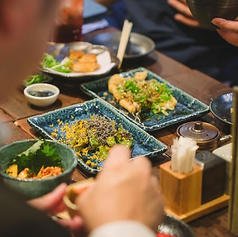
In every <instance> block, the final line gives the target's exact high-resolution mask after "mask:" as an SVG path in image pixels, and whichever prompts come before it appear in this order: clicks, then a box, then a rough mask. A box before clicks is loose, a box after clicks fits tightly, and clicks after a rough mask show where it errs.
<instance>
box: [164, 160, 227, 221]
mask: <svg viewBox="0 0 238 237" xmlns="http://www.w3.org/2000/svg"><path fill="white" fill-rule="evenodd" d="M170 167H171V161H169V162H166V163H163V164H161V165H160V188H161V192H162V193H163V195H164V197H165V202H166V207H165V212H167V213H169V214H172V215H174V216H175V217H177V218H179V219H181V220H183V221H185V222H189V221H192V220H194V219H196V218H199V217H201V216H203V215H205V214H208V213H210V212H212V211H215V210H217V209H220V208H222V207H224V206H226V205H228V200H229V196H228V195H226V194H224V195H223V196H221V197H219V198H216V199H214V200H212V201H210V202H208V203H205V204H203V205H201V198H202V168H201V167H200V166H198V165H196V164H194V166H193V170H192V171H191V172H190V173H187V174H180V173H177V172H173V171H172V170H171V168H170Z"/></svg>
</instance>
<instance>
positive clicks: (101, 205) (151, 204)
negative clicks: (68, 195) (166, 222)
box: [76, 145, 164, 231]
mask: <svg viewBox="0 0 238 237" xmlns="http://www.w3.org/2000/svg"><path fill="white" fill-rule="evenodd" d="M130 157H131V153H130V150H129V149H128V148H126V147H125V146H122V145H115V146H114V147H113V148H112V149H111V150H110V152H109V155H108V158H107V160H106V162H105V165H104V167H103V170H102V171H101V172H100V173H99V174H98V175H97V177H96V182H95V183H94V184H93V185H91V186H90V187H89V188H88V189H87V190H86V191H84V192H83V193H82V194H81V195H80V196H78V198H77V199H76V204H77V205H78V207H79V211H80V215H81V216H82V218H83V220H84V223H85V226H86V227H87V230H88V231H92V230H94V229H95V228H97V227H99V226H101V225H104V224H107V223H109V222H113V221H125V220H133V221H138V222H140V223H142V224H144V225H146V226H148V227H149V228H151V229H152V230H154V231H156V230H157V227H158V224H160V223H161V221H162V216H163V215H162V213H163V207H164V204H163V198H162V196H161V194H160V193H159V191H158V181H157V179H156V177H155V176H153V175H152V174H151V164H150V162H149V160H148V159H147V158H145V157H138V158H134V159H132V160H130Z"/></svg>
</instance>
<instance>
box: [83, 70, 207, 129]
mask: <svg viewBox="0 0 238 237" xmlns="http://www.w3.org/2000/svg"><path fill="white" fill-rule="evenodd" d="M141 71H147V74H148V76H147V79H148V80H150V79H156V80H157V81H159V82H161V83H164V82H165V83H167V85H168V87H169V88H171V89H172V94H173V96H174V97H175V98H176V99H177V101H178V103H177V105H176V108H175V110H173V111H169V115H168V116H165V115H163V114H154V113H152V112H150V113H149V112H147V113H143V114H142V115H141V116H140V117H138V116H137V117H135V116H134V115H133V114H131V113H129V112H128V111H127V110H125V109H124V108H122V107H121V106H120V105H119V104H118V103H117V101H116V100H115V98H114V97H113V95H112V94H111V93H110V92H109V91H108V86H107V84H108V80H109V78H110V77H106V78H103V79H100V80H97V81H94V82H87V83H83V84H81V85H80V88H81V89H82V90H83V91H84V92H85V93H86V94H88V95H90V96H91V97H94V98H98V97H99V98H102V99H104V100H105V101H107V102H108V103H110V104H112V105H113V106H115V108H117V109H118V110H119V111H120V112H122V113H123V114H124V116H125V117H126V118H128V119H129V120H130V121H132V122H134V123H135V124H136V125H138V126H139V127H141V128H142V129H144V130H146V131H154V130H158V129H161V128H165V127H167V126H170V125H173V124H176V123H180V122H183V121H186V120H189V119H191V118H195V117H199V116H203V115H205V114H206V113H208V112H209V106H207V105H205V104H204V103H202V102H201V101H199V100H197V99H195V98H194V97H192V96H190V95H189V94H187V93H185V92H183V91H182V90H180V89H178V88H176V87H175V86H173V85H171V84H170V83H169V82H167V81H165V80H164V79H163V78H161V77H159V76H158V75H156V74H154V73H153V72H151V71H149V70H147V69H145V68H143V67H140V68H137V69H134V70H131V71H129V72H123V73H120V75H121V76H123V77H129V76H131V77H133V76H134V74H135V73H136V72H141Z"/></svg>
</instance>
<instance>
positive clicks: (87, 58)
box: [79, 54, 97, 63]
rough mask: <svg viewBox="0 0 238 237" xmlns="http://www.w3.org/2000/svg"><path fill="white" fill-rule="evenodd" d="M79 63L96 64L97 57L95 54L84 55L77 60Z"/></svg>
mask: <svg viewBox="0 0 238 237" xmlns="http://www.w3.org/2000/svg"><path fill="white" fill-rule="evenodd" d="M79 62H90V63H96V62H97V56H96V55H95V54H85V55H83V57H82V58H80V59H79Z"/></svg>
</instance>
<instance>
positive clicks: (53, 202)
mask: <svg viewBox="0 0 238 237" xmlns="http://www.w3.org/2000/svg"><path fill="white" fill-rule="evenodd" d="M66 187H67V184H66V183H62V184H60V185H58V186H57V187H56V188H55V189H54V190H53V191H52V192H50V193H48V194H45V195H44V196H42V197H39V198H36V199H32V200H30V201H28V204H29V205H31V206H33V207H35V208H37V209H40V210H42V211H47V212H50V214H55V213H57V212H60V211H62V210H63V209H64V207H63V206H62V198H63V196H64V194H65V192H66Z"/></svg>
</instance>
